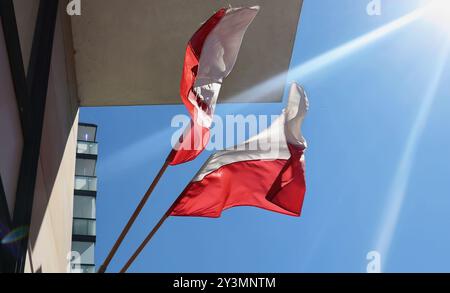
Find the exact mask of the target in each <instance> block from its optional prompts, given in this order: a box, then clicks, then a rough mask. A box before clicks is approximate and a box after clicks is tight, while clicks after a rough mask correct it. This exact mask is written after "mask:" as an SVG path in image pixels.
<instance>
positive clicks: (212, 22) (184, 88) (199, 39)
mask: <svg viewBox="0 0 450 293" xmlns="http://www.w3.org/2000/svg"><path fill="white" fill-rule="evenodd" d="M225 14H226V9H225V8H222V9H220V10H219V11H217V12H216V13H215V14H214V15H213V16H211V17H210V18H209V19H208V20H207V21H206V22H205V23H204V24H203V25H202V26H201V27H200V28H199V29H198V30H197V31H196V32H195V34H194V35H193V36H192V38H191V40H190V41H189V43H188V46H187V48H186V55H185V60H184V66H183V74H182V77H181V86H180V94H181V100H182V101H183V103H184V104H185V105H186V108H187V109H188V111H189V113H190V115H191V117H193V114H194V112H193V111H194V106H193V105H192V104H191V102H190V101H189V99H188V97H189V94H190V92H191V90H192V87H193V86H194V84H195V80H196V78H197V72H198V66H199V63H200V56H201V54H202V50H203V45H204V43H205V41H206V39H207V38H208V35H209V34H210V33H211V32H212V30H213V29H214V28H215V27H216V26H217V24H218V23H219V22H220V21H221V20H222V18H223V17H224V16H225Z"/></svg>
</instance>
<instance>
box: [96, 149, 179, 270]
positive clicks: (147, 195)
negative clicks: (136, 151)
mask: <svg viewBox="0 0 450 293" xmlns="http://www.w3.org/2000/svg"><path fill="white" fill-rule="evenodd" d="M174 154H175V151H174V150H172V151H171V152H170V153H169V155H168V156H167V158H166V161H165V162H164V165H163V166H162V167H161V169H160V170H159V172H158V174H157V175H156V177H155V179H153V182H152V184H151V185H150V187H149V188H148V190H147V192H146V193H145V194H144V196H143V197H142V199H141V201H140V202H139V205H138V206H137V207H136V209H135V210H134V212H133V214H132V215H131V217H130V219H129V220H128V223H127V224H126V225H125V227H124V228H123V230H122V232H121V233H120V236H119V238H117V240H116V242H115V243H114V246H113V247H112V249H111V251H110V252H109V254H108V256H107V257H106V259H105V261H104V262H103V264H102V265H101V266H100V268H99V269H98V273H104V272H106V269H107V268H108V265H109V263H110V262H111V260H112V258H113V257H114V255H115V254H116V252H117V250H118V249H119V246H120V244H121V243H122V241H123V239H124V238H125V236H126V235H127V233H128V231H130V228H131V226H132V225H133V223H134V221H135V220H136V218H137V217H138V216H139V214H140V212H141V211H142V209H143V208H144V206H145V203H146V202H147V200H148V199H149V198H150V195H151V194H152V192H153V190H154V189H155V187H156V185H157V184H158V182H159V180H160V179H161V177H162V175H163V174H164V172H165V171H166V169H167V167H168V166H169V164H170V162H171V160H172V158H173V155H174ZM161 224H162V223H161Z"/></svg>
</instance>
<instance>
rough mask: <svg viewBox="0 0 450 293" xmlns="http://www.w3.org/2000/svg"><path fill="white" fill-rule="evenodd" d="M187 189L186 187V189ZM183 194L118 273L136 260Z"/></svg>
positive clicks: (123, 271)
mask: <svg viewBox="0 0 450 293" xmlns="http://www.w3.org/2000/svg"><path fill="white" fill-rule="evenodd" d="M188 187H189V184H188V186H187V187H186V189H187V188H188ZM183 194H184V192H182V193H181V195H180V196H179V197H178V198H177V199H176V200H175V201H174V203H173V204H172V205H171V206H170V208H169V209H168V210H167V211H166V212H165V213H164V215H163V216H162V217H161V219H160V220H159V222H158V223H157V224H156V226H155V227H153V229H152V230H151V231H150V233H148V235H147V237H145V239H144V241H142V243H141V245H139V247H138V249H136V251H135V252H134V253H133V255H132V256H131V257H130V258H129V259H128V261H127V263H126V264H125V265H124V266H123V268H122V269H121V270H120V273H126V272H127V270H128V268H129V267H130V266H131V265H132V264H133V262H134V261H135V260H136V258H137V257H138V256H139V254H140V253H141V252H142V250H143V249H144V248H145V246H146V245H147V244H148V242H149V241H150V240H151V239H152V238H153V236H154V235H155V234H156V232H158V230H159V228H161V226H162V224H164V222H165V221H166V220H167V218H168V217H169V216H170V214H171V213H172V212H173V210H174V209H175V207H176V206H177V204H178V202H179V201H180V200H181V198H182V197H183Z"/></svg>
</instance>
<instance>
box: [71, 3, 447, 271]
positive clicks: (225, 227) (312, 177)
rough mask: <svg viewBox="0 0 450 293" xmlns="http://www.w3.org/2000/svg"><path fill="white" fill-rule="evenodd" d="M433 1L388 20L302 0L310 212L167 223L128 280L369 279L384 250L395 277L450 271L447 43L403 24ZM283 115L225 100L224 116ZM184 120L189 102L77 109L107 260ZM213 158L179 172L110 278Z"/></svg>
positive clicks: (395, 6) (295, 69) (298, 76)
mask: <svg viewBox="0 0 450 293" xmlns="http://www.w3.org/2000/svg"><path fill="white" fill-rule="evenodd" d="M424 2H426V1H419V0H395V1H394V0H381V4H382V10H381V15H380V16H369V15H368V14H367V13H366V5H367V4H368V3H369V0H340V1H335V0H314V1H312V0H305V1H304V6H303V11H302V16H301V20H300V23H299V29H298V34H297V36H296V41H295V47H294V53H293V57H292V62H291V70H290V73H289V75H290V77H289V80H296V81H298V82H299V83H300V84H302V85H304V87H305V88H306V90H307V92H308V95H309V100H310V111H309V114H308V116H307V119H306V121H305V125H304V135H305V137H306V139H307V140H308V143H309V149H308V150H307V154H306V155H307V157H306V160H307V174H306V176H307V188H308V190H307V194H306V199H305V203H304V207H303V215H302V217H300V218H295V217H288V216H284V215H281V214H276V213H272V212H268V211H265V210H261V209H257V208H251V207H239V208H234V209H231V210H228V211H226V212H224V214H223V216H222V217H221V218H220V219H203V218H169V219H168V220H167V221H166V223H165V224H164V225H163V227H162V228H161V230H160V231H159V232H158V234H156V236H155V237H154V239H153V240H152V241H151V242H150V244H149V245H148V246H147V247H146V249H145V250H144V251H143V252H142V254H141V255H140V256H139V258H138V259H137V260H136V262H135V263H134V265H133V266H132V267H131V268H130V270H129V271H130V272H365V271H366V265H367V260H366V255H367V253H368V252H369V251H372V250H378V251H379V252H380V253H381V262H382V265H383V270H384V271H387V272H449V271H450V127H449V126H450V62H449V61H448V60H450V59H446V55H447V53H448V52H449V51H448V50H447V49H448V47H447V46H446V45H448V44H447V43H446V41H447V40H448V39H449V38H450V34H445V33H444V31H442V30H439V29H438V28H437V27H436V26H434V25H432V24H431V23H430V22H427V21H425V20H424V18H423V17H419V18H417V19H413V20H411V19H410V18H406V19H405V18H402V17H403V16H404V15H408V13H410V12H412V11H414V10H415V9H417V8H418V7H419V6H420V4H421V3H424ZM280 5H282V1H280ZM207 17H208V16H207V15H205V18H207ZM398 19H400V21H397V22H394V23H392V22H393V21H396V20H398ZM379 28H382V29H379ZM376 29H378V30H377V31H375V32H373V31H374V30H376ZM371 32H372V33H371ZM267 50H270V47H268V48H267ZM311 60H312V61H311ZM180 66H181V64H180ZM225 82H226V81H225ZM173 86H174V87H178V86H179V85H178V84H174V85H173ZM262 86H270V82H269V83H267V84H266V85H262ZM282 108H283V104H282V103H280V104H244V105H242V104H240V105H236V104H227V105H219V106H218V109H217V115H221V116H223V115H227V114H234V113H241V114H244V115H247V114H279V113H280V110H281V109H282ZM180 113H186V110H185V109H184V107H183V106H181V105H178V106H173V105H171V106H147V107H113V108H111V107H107V108H83V109H82V110H81V118H80V120H81V121H83V122H89V123H95V124H98V126H99V129H98V137H97V138H98V141H99V143H100V157H99V162H98V166H97V175H98V177H99V193H98V201H97V247H96V262H97V265H99V264H100V263H101V262H102V261H103V260H104V258H105V256H106V254H107V252H108V251H109V249H110V248H111V246H112V244H113V242H114V241H115V239H116V238H117V236H118V234H119V233H120V231H121V229H122V228H123V226H124V225H125V223H126V221H127V220H128V218H129V216H130V214H131V212H132V211H133V210H134V208H135V207H136V205H137V203H138V202H139V200H140V198H141V196H142V195H143V193H144V192H145V191H146V189H147V187H148V185H149V184H150V182H151V180H152V179H153V177H154V176H155V174H156V172H157V171H158V169H159V168H160V166H161V165H162V163H163V161H164V159H165V157H166V155H167V153H168V152H169V151H170V138H171V135H172V132H173V131H174V129H171V128H170V123H171V119H172V117H173V116H174V115H176V114H180ZM209 155H210V153H209V152H204V153H203V154H202V155H201V156H200V157H199V158H197V159H196V160H195V161H194V162H191V163H188V164H184V165H181V166H177V167H171V168H169V170H168V171H167V172H166V174H165V175H164V177H163V178H162V181H161V182H160V184H159V186H158V187H157V188H156V190H155V192H154V194H153V196H152V198H151V199H150V200H149V202H148V204H147V206H146V207H145V209H144V211H143V213H142V214H141V216H140V217H139V218H138V220H137V221H136V223H135V226H134V228H133V229H132V231H131V232H130V233H129V235H128V237H127V239H126V240H125V241H124V243H123V245H122V248H121V249H120V250H119V251H118V253H117V255H116V258H115V259H114V260H113V262H112V263H111V265H110V271H118V270H119V269H120V268H121V267H122V265H123V264H124V263H125V261H126V260H127V259H128V257H129V256H130V255H131V253H132V252H133V251H134V249H135V248H136V247H137V246H138V244H139V243H140V242H141V240H142V239H143V238H144V237H145V236H146V235H147V233H148V232H149V231H150V229H151V228H152V227H153V225H154V224H155V223H156V221H157V220H158V219H159V218H160V217H161V215H162V214H163V213H164V212H165V210H166V209H167V208H168V206H169V205H170V204H171V202H172V201H173V200H174V199H175V198H176V197H177V196H178V195H179V193H180V192H181V191H182V189H183V188H184V187H185V185H186V184H187V183H188V182H189V180H190V179H191V178H192V177H193V175H194V174H195V173H196V172H197V170H198V169H199V168H200V166H201V165H202V164H203V162H204V161H205V160H206V158H207V157H208V156H209Z"/></svg>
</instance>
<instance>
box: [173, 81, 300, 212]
mask: <svg viewBox="0 0 450 293" xmlns="http://www.w3.org/2000/svg"><path fill="white" fill-rule="evenodd" d="M307 110H308V100H307V97H306V94H305V92H304V91H303V89H302V88H301V87H300V86H298V85H297V84H293V85H292V86H291V89H290V94H289V101H288V105H287V107H286V108H285V109H284V111H283V113H282V115H281V116H280V117H279V118H278V119H277V120H275V121H274V122H273V123H272V125H271V126H270V127H269V128H267V129H266V130H264V131H262V132H261V133H259V134H258V135H256V136H254V137H252V138H250V139H249V140H248V141H246V142H244V143H243V144H241V145H239V146H237V147H234V148H231V149H227V150H224V151H220V152H218V153H216V154H214V155H213V156H211V157H210V158H209V160H208V161H207V162H206V163H205V165H204V166H203V167H202V168H201V169H200V171H199V172H198V174H197V175H196V176H195V178H194V179H193V180H192V182H191V183H189V185H188V186H187V187H186V189H185V190H184V191H183V193H182V194H181V196H180V197H179V198H178V200H177V202H176V203H175V206H174V209H173V210H172V213H171V215H172V216H197V217H220V215H221V213H222V211H223V210H226V209H229V208H232V207H235V206H255V207H259V208H263V209H266V210H270V211H274V212H278V213H282V214H286V215H291V216H300V214H301V209H302V205H303V198H304V195H305V191H306V184H305V175H304V173H305V164H304V150H305V149H306V141H305V139H304V138H303V136H302V134H301V125H302V122H303V119H304V117H305V115H306V112H307Z"/></svg>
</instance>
